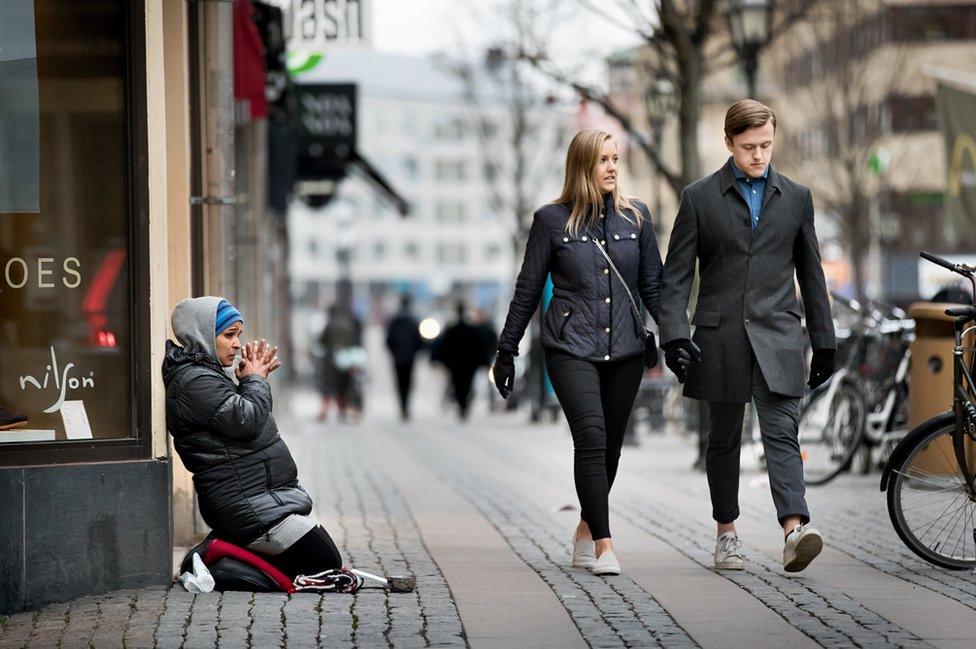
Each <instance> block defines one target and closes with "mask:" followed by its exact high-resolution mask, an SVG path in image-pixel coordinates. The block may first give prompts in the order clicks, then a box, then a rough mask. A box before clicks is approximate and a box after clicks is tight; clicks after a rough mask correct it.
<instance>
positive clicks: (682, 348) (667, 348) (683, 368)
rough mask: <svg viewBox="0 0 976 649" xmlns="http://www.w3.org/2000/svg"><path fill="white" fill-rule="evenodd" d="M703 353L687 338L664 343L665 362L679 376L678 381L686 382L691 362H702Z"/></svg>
mask: <svg viewBox="0 0 976 649" xmlns="http://www.w3.org/2000/svg"><path fill="white" fill-rule="evenodd" d="M701 353H702V352H701V348H700V347H698V345H696V344H695V343H693V342H692V341H690V340H688V339H687V338H679V339H677V340H671V341H669V342H668V343H667V344H665V345H664V363H665V364H666V365H667V366H668V369H670V370H671V371H672V372H674V375H675V376H676V377H678V383H684V382H685V379H687V378H688V368H689V367H690V366H691V364H692V363H700V362H701Z"/></svg>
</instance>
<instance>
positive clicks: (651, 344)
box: [593, 238, 658, 369]
mask: <svg viewBox="0 0 976 649" xmlns="http://www.w3.org/2000/svg"><path fill="white" fill-rule="evenodd" d="M593 243H594V244H596V247H597V248H598V249H599V250H600V254H602V255H603V257H604V259H606V260H607V263H608V264H610V268H611V269H612V270H613V274H614V275H616V276H617V279H619V280H620V284H621V285H622V286H623V287H624V291H625V292H626V293H627V298H628V299H629V300H630V306H631V307H632V308H633V309H634V317H635V318H637V322H639V323H640V325H641V328H643V329H644V367H646V368H647V369H651V368H652V367H654V366H656V365H657V360H658V359H657V337H656V336H655V335H654V332H653V331H651V330H650V329H648V328H647V327H645V326H644V319H643V318H641V314H640V309H638V308H637V302H636V301H634V296H633V294H631V292H630V287H629V286H627V282H625V281H624V276H623V275H621V274H620V271H619V270H617V266H616V264H614V263H613V260H612V259H610V255H608V254H607V251H606V250H604V249H603V246H601V245H600V242H599V241H597V240H596V239H595V238H594V239H593Z"/></svg>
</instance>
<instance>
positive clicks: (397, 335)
mask: <svg viewBox="0 0 976 649" xmlns="http://www.w3.org/2000/svg"><path fill="white" fill-rule="evenodd" d="M412 301H413V300H412V299H411V297H410V294H408V293H404V294H403V296H401V298H400V310H399V311H397V314H396V315H395V316H394V317H393V319H392V320H390V326H389V329H387V332H386V347H387V349H389V350H390V355H392V356H393V371H394V372H395V373H396V382H397V393H398V394H399V396H400V419H402V420H403V421H407V420H408V419H410V390H411V387H412V383H413V362H414V358H415V357H416V356H417V352H419V351H420V350H421V349H423V347H424V339H423V338H421V336H420V323H419V322H417V318H415V317H414V316H413V312H412V311H411V309H410V305H411V303H412Z"/></svg>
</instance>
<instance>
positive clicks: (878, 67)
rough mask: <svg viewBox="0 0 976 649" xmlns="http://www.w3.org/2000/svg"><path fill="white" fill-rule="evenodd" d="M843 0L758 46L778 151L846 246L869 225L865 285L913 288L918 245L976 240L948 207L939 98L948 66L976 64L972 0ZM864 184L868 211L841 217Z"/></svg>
mask: <svg viewBox="0 0 976 649" xmlns="http://www.w3.org/2000/svg"><path fill="white" fill-rule="evenodd" d="M835 9H837V8H836V7H834V8H831V7H830V6H828V5H823V6H821V7H819V8H817V9H815V10H814V12H813V13H812V14H811V16H810V17H809V18H808V19H807V20H805V21H801V22H800V23H798V24H797V25H795V27H794V28H793V29H791V30H790V31H789V32H787V33H786V34H784V35H783V36H782V37H781V38H779V39H778V40H776V41H775V42H774V43H773V44H772V46H771V47H770V48H769V50H768V51H767V52H764V53H763V54H762V55H761V57H760V58H761V66H762V68H763V74H764V76H765V78H766V80H767V85H766V88H767V89H768V91H769V101H770V103H771V104H773V105H774V106H775V108H776V110H777V112H778V114H780V115H782V116H783V129H782V132H781V134H780V139H779V141H778V143H777V146H778V148H779V152H778V154H777V157H778V159H779V161H780V163H781V168H783V170H784V171H785V172H786V173H787V174H791V175H793V176H794V177H796V178H797V179H798V180H800V181H801V182H804V183H806V184H807V185H810V186H811V187H814V188H815V192H816V194H815V199H817V200H818V202H819V207H820V211H821V213H823V214H824V215H825V216H827V217H828V218H829V217H834V218H835V219H838V220H840V221H841V223H840V224H839V227H841V228H844V229H845V231H846V232H848V235H847V236H846V237H845V239H846V241H847V246H848V248H849V247H850V246H851V245H852V244H851V242H850V240H851V239H852V237H851V235H850V234H849V233H850V232H852V231H853V230H854V228H855V227H860V229H861V230H862V231H863V236H862V237H861V238H862V239H864V241H863V244H862V245H864V246H865V247H866V249H867V250H868V263H867V273H866V277H865V280H866V288H867V290H868V295H873V296H875V297H880V298H883V299H887V300H889V301H905V300H911V299H914V298H916V297H917V296H918V291H919V284H918V268H919V259H918V253H919V251H920V250H923V249H928V250H935V251H938V252H942V253H951V254H971V253H973V252H976V228H972V227H969V228H959V227H952V225H953V224H951V223H950V222H949V220H948V219H947V218H945V208H944V202H945V188H946V169H945V151H944V144H943V137H942V135H941V134H940V132H939V121H938V117H937V113H936V105H935V91H936V85H937V78H938V77H939V76H940V75H941V74H942V73H943V72H946V71H948V72H949V73H950V74H957V73H959V72H964V73H970V74H973V73H976V2H973V1H972V0H968V1H963V2H959V1H956V2H950V1H946V0H922V1H919V0H915V1H910V0H884V1H883V2H877V1H870V2H865V1H862V2H859V3H849V4H848V5H847V6H845V7H844V8H843V12H846V13H847V14H848V16H847V18H848V20H844V21H838V20H837V12H836V11H834V10H835ZM825 12H833V13H830V14H825ZM942 66H945V68H949V70H946V69H945V68H943V67H942ZM827 97H829V98H830V100H831V101H833V102H834V109H832V110H831V109H829V108H828V107H827V106H826V105H825V102H824V99H825V98H827ZM838 108H840V109H841V110H842V111H843V114H842V115H838V113H839V112H840V111H839V110H838ZM844 165H852V170H851V171H845V170H843V169H842V167H843V166H844ZM839 170H840V173H838V171H839ZM854 177H856V178H857V180H854V181H852V180H851V179H852V178H854ZM860 191H863V193H864V196H863V200H859V201H858V203H859V204H860V205H862V206H863V209H856V210H855V212H856V213H858V214H860V216H859V217H854V218H852V217H851V216H850V215H847V216H846V217H845V215H844V214H843V210H842V209H840V208H839V207H837V205H838V204H840V205H843V204H845V203H847V204H850V203H851V201H852V195H853V194H855V193H860ZM845 221H846V222H845ZM854 222H858V226H854V225H853V223H854ZM923 297H924V296H923Z"/></svg>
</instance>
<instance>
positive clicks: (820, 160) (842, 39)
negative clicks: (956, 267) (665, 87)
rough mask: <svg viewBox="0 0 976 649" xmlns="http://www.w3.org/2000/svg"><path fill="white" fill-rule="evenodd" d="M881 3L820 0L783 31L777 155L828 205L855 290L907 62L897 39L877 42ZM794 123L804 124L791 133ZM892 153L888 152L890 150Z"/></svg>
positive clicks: (861, 292) (892, 144)
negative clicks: (893, 104) (793, 34)
mask: <svg viewBox="0 0 976 649" xmlns="http://www.w3.org/2000/svg"><path fill="white" fill-rule="evenodd" d="M885 12H886V4H885V3H884V2H882V1H881V0H855V1H852V2H843V3H838V2H828V1H827V0H820V2H819V3H818V4H817V6H816V7H815V8H814V9H813V10H812V11H811V12H810V14H809V16H808V20H806V21H804V24H803V25H800V26H799V27H798V31H800V32H805V33H798V34H797V36H798V38H795V39H790V43H791V44H793V45H792V47H786V48H785V49H786V50H787V51H788V52H790V54H789V55H788V60H789V61H790V62H791V63H789V64H787V65H785V66H783V68H782V70H783V72H784V74H783V79H782V80H781V83H782V86H783V89H784V92H787V93H790V94H791V95H792V97H793V100H792V102H791V107H792V108H791V110H792V111H793V112H794V117H793V118H791V120H789V123H787V124H784V127H785V128H784V135H786V136H787V137H789V136H790V134H791V131H793V135H794V136H793V137H790V138H789V139H791V140H793V142H792V145H791V146H788V147H784V148H783V149H782V151H783V154H784V156H785V157H784V162H785V163H786V164H787V165H790V166H793V167H794V168H797V169H799V170H800V171H801V172H802V174H803V176H804V178H807V179H808V180H809V182H810V184H811V185H813V186H814V187H816V188H817V195H816V197H817V201H818V203H819V204H820V205H819V207H821V208H825V210H826V211H827V212H830V213H833V214H834V215H835V216H836V218H837V221H838V225H839V231H840V235H841V238H842V242H843V244H844V246H845V247H846V248H847V250H848V251H849V254H850V260H851V268H852V273H853V280H854V286H855V290H856V292H857V295H858V298H859V299H861V300H863V299H864V297H865V278H866V269H865V262H866V257H867V253H868V251H869V250H870V249H871V246H872V242H873V236H874V232H875V231H876V229H877V228H878V223H877V221H878V219H879V217H880V214H879V213H878V211H879V205H880V200H879V198H880V193H881V191H882V190H883V188H884V177H883V174H884V168H883V167H884V160H882V159H880V155H879V154H880V152H881V151H882V150H883V149H882V144H884V145H885V146H886V147H887V152H888V154H889V156H890V154H892V153H894V151H893V149H894V148H896V147H898V146H899V141H898V140H895V139H893V138H891V137H890V124H889V123H888V122H889V115H890V112H889V110H888V100H889V98H890V97H891V96H892V95H893V94H894V93H895V92H896V91H897V90H898V82H899V79H900V77H901V75H902V71H903V70H904V65H903V64H904V63H906V62H907V51H906V50H905V49H904V48H903V47H894V46H892V45H887V46H886V47H884V49H881V46H882V45H885V43H884V41H883V38H884V34H885V33H886V30H885V18H886V13H885ZM796 124H799V125H800V128H802V129H803V130H804V132H805V135H804V136H803V137H800V136H799V134H797V133H795V126H794V125H796ZM891 159H894V157H891Z"/></svg>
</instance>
